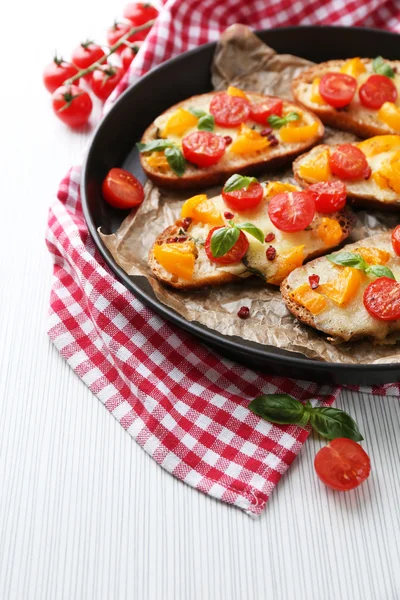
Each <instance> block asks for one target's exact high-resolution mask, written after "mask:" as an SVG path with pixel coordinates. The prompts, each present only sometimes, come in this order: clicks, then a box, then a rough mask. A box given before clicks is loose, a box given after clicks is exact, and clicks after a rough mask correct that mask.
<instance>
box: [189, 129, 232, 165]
mask: <svg viewBox="0 0 400 600" xmlns="http://www.w3.org/2000/svg"><path fill="white" fill-rule="evenodd" d="M225 147H226V142H225V140H224V138H223V137H221V136H220V135H216V134H215V133H211V131H193V133H189V135H187V136H186V137H184V138H183V140H182V151H183V156H184V157H185V158H186V160H188V161H189V162H191V163H193V164H194V165H197V166H198V167H203V168H205V167H211V166H212V165H215V164H217V162H218V161H220V160H221V158H222V156H223V155H224V152H225Z"/></svg>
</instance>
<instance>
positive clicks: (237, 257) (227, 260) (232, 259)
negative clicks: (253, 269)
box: [205, 227, 249, 265]
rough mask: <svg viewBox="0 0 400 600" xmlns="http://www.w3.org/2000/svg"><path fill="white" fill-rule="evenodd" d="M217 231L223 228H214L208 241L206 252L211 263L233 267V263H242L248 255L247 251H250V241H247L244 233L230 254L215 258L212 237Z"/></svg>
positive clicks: (240, 235)
mask: <svg viewBox="0 0 400 600" xmlns="http://www.w3.org/2000/svg"><path fill="white" fill-rule="evenodd" d="M217 229H221V227H213V229H211V231H210V233H209V234H208V236H207V239H206V243H205V250H206V254H207V256H208V259H209V260H211V262H215V263H218V264H220V265H231V264H232V263H238V262H240V261H241V260H242V258H243V256H244V255H245V254H246V252H247V250H248V249H249V240H248V239H247V237H246V236H245V234H244V233H243V231H241V232H240V233H239V238H238V240H237V242H236V244H235V245H234V246H233V248H231V249H230V250H229V252H227V253H226V254H224V255H223V256H220V257H219V258H215V256H214V255H213V253H212V252H211V237H212V234H213V233H214V231H217Z"/></svg>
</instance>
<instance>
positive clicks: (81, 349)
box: [46, 0, 399, 515]
mask: <svg viewBox="0 0 400 600" xmlns="http://www.w3.org/2000/svg"><path fill="white" fill-rule="evenodd" d="M388 19H389V20H390V24H391V25H392V26H393V28H396V27H397V28H398V27H399V19H398V15H397V14H396V10H395V3H393V2H387V3H385V4H382V3H381V2H379V1H371V2H365V1H360V2H358V1H357V2H351V3H350V4H348V5H347V7H346V8H345V5H344V4H342V2H339V1H338V0H336V1H335V2H333V3H332V5H331V7H330V6H329V3H328V2H319V3H316V2H314V3H313V4H312V5H308V4H307V3H303V2H301V1H297V2H294V3H293V2H291V0H285V1H281V2H269V3H266V2H264V0H255V1H252V2H247V3H243V2H236V1H235V2H234V1H233V0H229V1H226V0H225V1H224V2H220V3H218V2H215V0H212V1H211V0H202V1H199V0H187V1H177V0H170V1H168V2H167V3H166V4H165V6H164V8H163V10H162V11H161V13H160V17H159V19H158V21H157V24H156V25H155V27H154V28H153V30H152V31H151V32H150V34H149V36H148V38H147V40H146V42H145V44H144V46H143V48H142V50H141V51H140V53H139V55H138V56H137V58H136V59H135V61H134V62H133V63H132V69H131V71H130V75H129V77H137V76H138V75H140V74H141V73H143V72H145V71H146V70H147V69H149V68H150V67H152V66H154V65H155V64H158V63H159V62H161V61H162V60H165V59H166V58H169V57H170V56H172V55H173V54H177V53H178V52H181V51H184V50H187V49H189V48H190V47H192V46H194V45H197V44H199V43H203V42H206V41H208V40H211V39H216V38H217V37H218V34H219V33H220V31H222V30H223V29H224V28H225V27H226V26H228V25H230V24H232V23H234V22H239V21H241V22H242V23H247V24H249V25H251V26H253V27H255V28H259V27H268V26H276V25H278V24H279V25H286V24H296V23H299V22H303V23H315V22H324V23H332V22H335V23H345V24H359V23H360V21H363V20H364V23H365V24H375V25H380V24H383V21H387V20H388ZM120 91H121V88H120V89H119V92H120ZM79 184H80V169H79V168H74V169H72V170H71V171H70V172H69V174H68V175H67V177H66V178H65V179H64V180H63V181H62V182H61V185H60V189H59V192H58V197H57V201H56V202H55V203H54V204H53V205H52V207H51V209H50V212H49V221H48V229H47V236H46V240H47V245H48V249H49V251H50V253H51V255H52V258H53V262H54V276H53V283H52V290H51V296H50V316H49V327H48V333H49V336H50V338H51V339H52V341H53V342H54V344H55V346H56V347H57V349H58V350H59V352H60V353H61V355H62V356H63V357H64V358H65V359H66V360H67V362H68V363H69V364H70V365H71V367H72V368H73V369H74V371H75V372H76V373H77V374H78V375H79V377H81V378H82V380H83V381H84V382H85V383H86V385H87V386H88V387H89V388H90V389H91V390H92V391H93V393H95V394H96V395H97V397H98V398H99V399H100V400H101V402H103V404H105V406H106V407H107V409H108V410H109V411H110V412H111V413H112V414H113V415H114V416H115V418H116V419H118V421H119V422H120V423H121V425H122V426H123V427H124V429H126V430H127V431H128V432H129V433H130V435H131V436H132V437H133V438H134V439H135V440H136V441H137V442H138V443H139V444H140V445H141V446H142V447H143V448H144V449H145V450H146V452H148V453H149V454H150V455H151V456H152V457H153V458H154V460H156V461H157V462H158V463H159V464H160V465H161V466H163V467H164V468H165V469H166V470H167V471H169V472H170V473H172V474H173V475H175V476H176V477H178V478H179V479H181V480H183V481H185V482H186V483H188V484H189V485H191V486H192V487H195V488H197V489H199V490H201V491H203V492H205V493H207V494H209V495H211V496H214V497H215V498H219V499H221V500H223V501H225V502H228V503H231V504H234V505H235V506H238V507H240V508H242V509H243V510H245V511H246V512H247V513H249V514H252V515H257V514H259V513H260V512H261V511H262V509H263V508H264V506H265V503H266V501H267V500H268V498H269V496H270V494H271V492H272V490H273V489H274V487H275V485H276V484H277V482H278V481H279V479H280V477H281V476H282V474H283V473H284V472H285V471H286V469H287V468H288V467H289V465H290V464H291V462H292V461H293V460H294V458H295V457H296V455H297V454H298V452H299V451H300V449H301V446H302V444H303V442H304V441H305V439H306V438H307V436H308V430H306V429H302V428H299V427H280V426H278V425H271V424H269V423H267V422H265V421H263V420H261V419H260V418H258V417H257V416H255V415H254V414H253V413H251V411H249V410H248V408H247V406H248V403H249V402H250V401H251V400H252V399H253V398H254V397H256V396H257V395H259V394H260V393H277V392H286V393H289V394H291V395H293V396H295V397H296V398H298V399H300V400H305V399H309V398H313V399H314V402H315V403H323V404H325V405H328V404H330V403H331V402H333V400H334V398H335V397H336V395H337V394H338V391H339V389H338V388H328V387H324V386H323V387H318V386H317V385H316V384H312V383H306V382H300V381H294V380H291V379H284V378H280V377H272V376H268V375H266V374H263V373H257V372H255V371H252V370H250V369H247V368H245V367H243V366H240V365H238V364H235V363H233V362H231V361H229V360H227V359H225V358H222V357H221V356H219V355H218V354H216V353H215V352H213V351H211V350H209V349H207V348H206V347H205V346H203V345H202V344H200V343H199V342H198V341H197V340H196V339H194V338H192V337H191V336H190V335H189V334H186V333H185V332H183V331H181V330H179V329H177V328H176V327H174V326H173V325H171V324H169V323H166V322H165V321H163V320H162V319H161V318H160V317H158V316H157V315H156V314H155V313H153V312H152V311H151V310H150V309H149V308H147V307H146V306H144V305H143V304H142V303H141V302H140V301H139V300H138V299H136V298H135V297H134V296H133V295H132V294H131V293H130V292H128V291H127V290H126V289H125V288H124V287H123V286H122V285H121V284H120V283H119V282H118V281H116V279H115V278H114V276H113V274H112V273H111V272H110V270H109V269H108V268H107V266H106V265H105V264H104V263H103V261H102V258H101V256H100V254H99V252H98V251H97V250H96V248H95V246H94V244H93V241H92V239H91V238H90V236H89V233H88V230H87V227H86V224H85V221H84V218H83V214H82V206H81V202H80V195H79ZM374 391H375V392H376V393H381V394H384V393H385V392H386V391H389V390H386V388H384V387H382V388H377V389H376V390H374ZM390 391H391V392H392V393H398V388H397V387H396V386H393V387H391V388H390Z"/></svg>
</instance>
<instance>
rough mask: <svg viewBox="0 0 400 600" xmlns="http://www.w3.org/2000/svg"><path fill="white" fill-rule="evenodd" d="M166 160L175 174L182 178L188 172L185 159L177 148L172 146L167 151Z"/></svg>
mask: <svg viewBox="0 0 400 600" xmlns="http://www.w3.org/2000/svg"><path fill="white" fill-rule="evenodd" d="M165 158H166V159H167V161H168V164H169V166H170V167H171V169H172V170H173V172H174V173H175V174H176V175H178V177H182V175H183V174H184V172H185V170H186V160H185V159H184V157H183V154H182V151H181V150H180V149H179V148H178V147H177V146H171V147H168V148H166V149H165Z"/></svg>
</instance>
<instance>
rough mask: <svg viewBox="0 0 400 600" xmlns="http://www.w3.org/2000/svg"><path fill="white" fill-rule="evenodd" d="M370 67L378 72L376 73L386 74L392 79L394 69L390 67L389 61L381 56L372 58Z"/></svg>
mask: <svg viewBox="0 0 400 600" xmlns="http://www.w3.org/2000/svg"><path fill="white" fill-rule="evenodd" d="M372 68H373V70H374V72H375V73H378V75H386V77H390V79H393V77H394V71H393V69H392V67H391V66H390V64H389V63H387V62H385V61H384V60H383V58H382V56H377V57H376V58H374V60H373V61H372Z"/></svg>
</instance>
